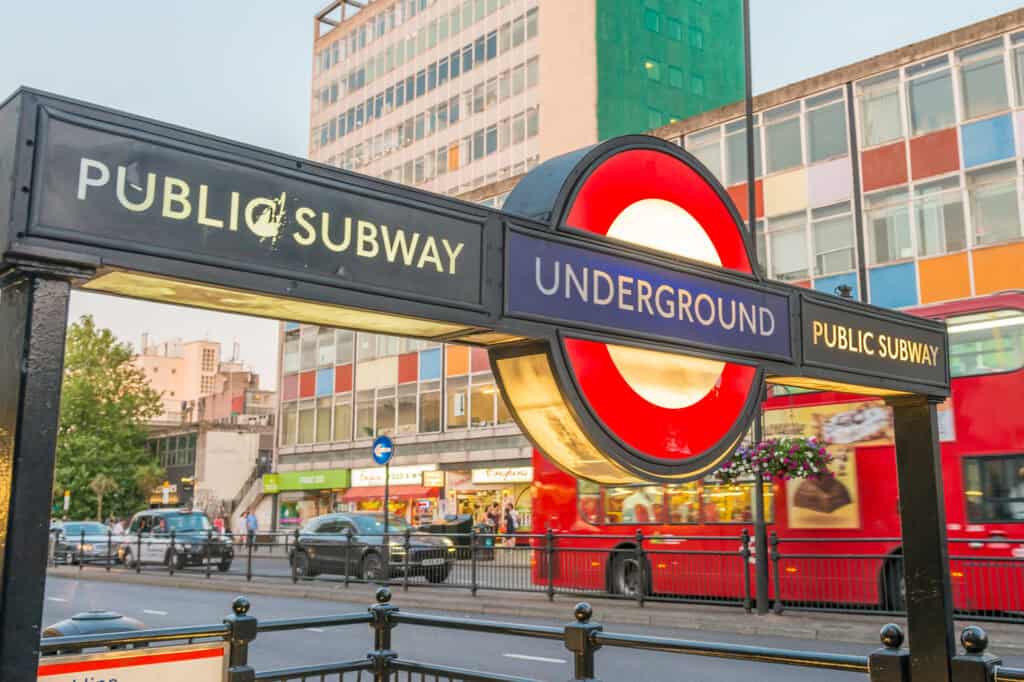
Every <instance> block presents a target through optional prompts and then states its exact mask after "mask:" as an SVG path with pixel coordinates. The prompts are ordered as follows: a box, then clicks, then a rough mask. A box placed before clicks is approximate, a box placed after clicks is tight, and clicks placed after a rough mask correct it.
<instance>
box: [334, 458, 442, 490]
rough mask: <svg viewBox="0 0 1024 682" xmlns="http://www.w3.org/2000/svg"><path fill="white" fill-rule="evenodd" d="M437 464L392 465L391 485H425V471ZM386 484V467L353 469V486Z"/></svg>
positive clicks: (364, 486)
mask: <svg viewBox="0 0 1024 682" xmlns="http://www.w3.org/2000/svg"><path fill="white" fill-rule="evenodd" d="M436 469H437V465H436V464H412V465H407V466H393V467H391V475H390V476H389V477H388V478H389V482H390V484H391V485H423V472H424V471H435V470H436ZM378 485H384V467H372V468H369V469H352V487H353V488H367V487H370V486H378Z"/></svg>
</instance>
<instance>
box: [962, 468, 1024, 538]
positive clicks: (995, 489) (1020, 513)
mask: <svg viewBox="0 0 1024 682" xmlns="http://www.w3.org/2000/svg"><path fill="white" fill-rule="evenodd" d="M964 482H965V483H966V485H965V486H964V492H965V494H966V495H967V520H968V521H969V522H970V523H1005V522H1008V521H1009V522H1024V455H1011V456H1008V457H991V456H990V457H966V458H965V459H964Z"/></svg>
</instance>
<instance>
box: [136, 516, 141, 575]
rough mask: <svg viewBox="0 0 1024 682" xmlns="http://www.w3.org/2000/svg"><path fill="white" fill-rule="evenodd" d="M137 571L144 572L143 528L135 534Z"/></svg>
mask: <svg viewBox="0 0 1024 682" xmlns="http://www.w3.org/2000/svg"><path fill="white" fill-rule="evenodd" d="M135 572H136V573H142V528H141V527H140V528H139V533H138V535H136V536H135Z"/></svg>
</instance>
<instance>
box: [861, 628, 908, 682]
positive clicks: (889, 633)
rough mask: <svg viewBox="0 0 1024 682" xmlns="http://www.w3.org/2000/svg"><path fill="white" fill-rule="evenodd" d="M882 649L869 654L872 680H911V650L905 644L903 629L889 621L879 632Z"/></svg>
mask: <svg viewBox="0 0 1024 682" xmlns="http://www.w3.org/2000/svg"><path fill="white" fill-rule="evenodd" d="M879 638H880V639H881V640H882V647H883V648H881V649H875V650H874V651H872V652H871V654H870V655H869V656H868V670H869V675H870V679H871V682H910V652H909V651H907V650H906V649H903V648H901V647H902V646H903V630H902V629H901V628H900V626H899V625H896V624H894V623H889V624H888V625H886V626H884V627H883V628H882V630H881V632H880V633H879Z"/></svg>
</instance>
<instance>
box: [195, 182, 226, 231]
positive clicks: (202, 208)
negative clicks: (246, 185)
mask: <svg viewBox="0 0 1024 682" xmlns="http://www.w3.org/2000/svg"><path fill="white" fill-rule="evenodd" d="M209 193H210V188H209V187H207V186H206V185H199V214H198V216H196V221H197V222H198V223H199V224H200V225H206V226H207V227H224V221H223V220H221V219H220V218H210V217H209V216H208V215H207V213H206V202H207V199H208V196H209Z"/></svg>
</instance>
